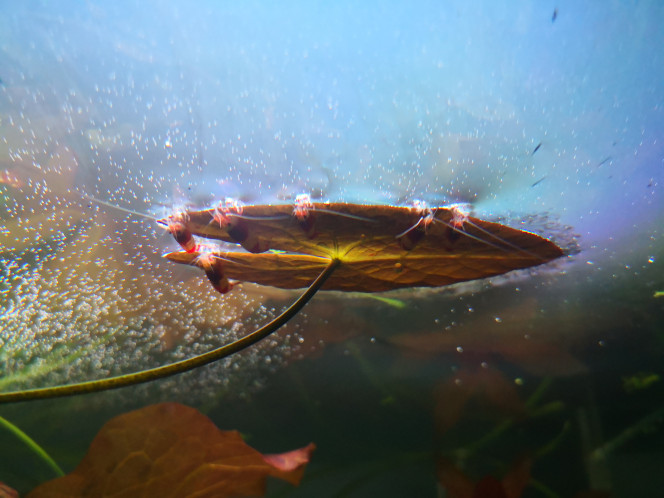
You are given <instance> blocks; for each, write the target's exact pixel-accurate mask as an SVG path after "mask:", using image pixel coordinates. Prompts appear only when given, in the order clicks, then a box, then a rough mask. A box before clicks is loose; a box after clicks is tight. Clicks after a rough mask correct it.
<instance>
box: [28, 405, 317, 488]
mask: <svg viewBox="0 0 664 498" xmlns="http://www.w3.org/2000/svg"><path fill="white" fill-rule="evenodd" d="M314 448H315V446H314V445H313V444H309V445H308V446H306V447H304V448H301V449H299V450H294V451H291V452H287V453H283V454H280V455H262V454H261V453H259V452H258V451H256V450H254V449H253V448H251V447H250V446H248V445H246V444H245V443H244V441H243V440H242V437H241V436H240V434H239V433H238V432H237V431H221V430H219V429H218V428H217V427H216V426H215V425H214V424H213V423H212V421H211V420H210V419H209V418H208V417H206V416H205V415H203V414H201V413H200V412H199V411H197V410H195V409H194V408H190V407H187V406H184V405H181V404H178V403H161V404H157V405H150V406H147V407H145V408H142V409H140V410H136V411H132V412H129V413H125V414H123V415H119V416H117V417H115V418H114V419H112V420H110V421H109V422H108V423H106V425H104V427H102V429H101V430H100V431H99V433H98V434H97V436H96V437H95V439H94V440H93V441H92V444H91V445H90V449H89V450H88V453H87V455H86V456H85V457H84V458H83V460H82V461H81V463H80V464H79V466H78V467H77V468H76V469H75V470H74V471H73V472H72V473H70V474H68V475H66V476H64V477H61V478H58V479H54V480H52V481H49V482H47V483H45V484H42V485H41V486H39V487H37V488H36V489H34V490H33V491H32V492H31V493H30V495H29V497H30V498H38V497H84V496H95V497H121V496H122V497H131V496H159V497H173V498H175V497H181V496H196V497H224V496H262V495H263V494H264V493H265V482H266V478H267V477H268V476H273V477H277V478H280V479H284V480H286V481H288V482H290V483H291V484H294V485H297V484H299V482H300V480H301V478H302V474H303V472H304V468H305V466H306V464H307V463H308V462H309V458H310V456H311V453H312V451H313V450H314Z"/></svg>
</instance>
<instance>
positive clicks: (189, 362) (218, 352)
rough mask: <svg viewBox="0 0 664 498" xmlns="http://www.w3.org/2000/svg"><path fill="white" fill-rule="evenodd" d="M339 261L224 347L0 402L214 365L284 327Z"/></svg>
mask: <svg viewBox="0 0 664 498" xmlns="http://www.w3.org/2000/svg"><path fill="white" fill-rule="evenodd" d="M340 263H341V262H340V261H339V260H338V259H333V260H331V261H330V264H328V265H327V267H326V268H325V269H324V270H323V271H322V273H321V274H320V275H318V277H317V278H316V280H314V282H313V283H312V284H311V285H310V286H309V288H308V289H307V290H306V291H305V292H304V294H302V295H301V296H300V297H299V298H298V300H297V301H295V302H294V303H293V304H291V305H290V306H289V307H288V309H286V311H284V312H283V313H282V314H281V315H279V316H278V317H276V318H275V319H274V320H272V321H271V322H270V323H268V324H267V325H265V326H263V327H261V328H259V329H258V330H256V331H254V332H252V333H251V334H249V335H246V336H245V337H243V338H242V339H239V340H237V341H235V342H231V343H230V344H227V345H225V346H221V347H219V348H217V349H213V350H212V351H208V352H207V353H203V354H200V355H198V356H194V357H193V358H188V359H186V360H182V361H177V362H175V363H171V364H170V365H164V366H161V367H157V368H151V369H149V370H143V371H142V372H137V373H131V374H126V375H119V376H117V377H109V378H107V379H99V380H91V381H88V382H80V383H78V384H68V385H64V386H56V387H46V388H42V389H27V390H25V391H15V392H9V393H0V403H10V402H13V401H28V400H34V399H46V398H60V397H64V396H72V395H75V394H85V393H95V392H99V391H107V390H109V389H117V388H119V387H126V386H133V385H136V384H143V383H145V382H150V381H153V380H157V379H163V378H165V377H170V376H172V375H176V374H179V373H183V372H188V371H189V370H193V369H195V368H198V367H202V366H203V365H207V364H209V363H213V362H215V361H217V360H220V359H222V358H226V357H227V356H230V355H232V354H234V353H237V352H239V351H242V350H243V349H246V348H248V347H249V346H251V345H253V344H256V343H257V342H258V341H260V340H261V339H264V338H266V337H267V336H269V335H270V334H272V333H273V332H275V331H276V330H278V329H279V328H280V327H282V326H283V325H285V324H286V323H287V322H288V321H289V320H290V319H291V318H293V317H294V316H295V315H296V314H297V313H298V312H299V311H300V310H301V309H302V308H303V307H304V305H305V304H307V303H308V302H309V301H310V300H311V298H312V297H314V295H315V294H316V292H318V290H319V289H320V288H321V287H322V285H323V284H324V283H325V281H326V280H327V279H328V277H329V276H330V275H332V273H333V272H334V270H335V269H336V268H337V267H338V266H339V264H340Z"/></svg>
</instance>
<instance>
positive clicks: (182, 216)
mask: <svg viewBox="0 0 664 498" xmlns="http://www.w3.org/2000/svg"><path fill="white" fill-rule="evenodd" d="M188 224H189V216H188V215H187V213H186V211H176V212H175V213H173V214H172V215H171V216H169V217H168V218H167V219H166V229H167V230H168V231H169V232H170V233H171V235H172V236H173V238H174V239H175V241H176V242H177V243H178V244H180V246H181V247H182V249H184V250H185V251H186V252H188V253H192V252H196V241H195V240H194V236H193V235H192V234H191V230H190V229H189V226H188Z"/></svg>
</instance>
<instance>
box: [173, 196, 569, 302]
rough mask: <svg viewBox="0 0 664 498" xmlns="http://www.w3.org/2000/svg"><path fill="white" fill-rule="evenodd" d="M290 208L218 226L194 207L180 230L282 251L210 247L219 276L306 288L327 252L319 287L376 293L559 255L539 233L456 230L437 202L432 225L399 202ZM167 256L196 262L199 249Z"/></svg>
mask: <svg viewBox="0 0 664 498" xmlns="http://www.w3.org/2000/svg"><path fill="white" fill-rule="evenodd" d="M292 209H293V208H292V206H288V205H277V206H246V207H245V208H244V210H243V212H242V216H241V217H240V216H234V215H230V216H229V219H230V220H231V221H230V223H229V224H228V225H226V226H223V227H222V226H220V225H219V223H217V222H215V221H214V220H213V214H214V213H213V211H211V210H204V211H195V212H189V213H187V214H188V218H189V219H188V223H187V226H188V228H189V229H190V230H191V232H192V233H193V234H194V235H197V236H201V237H206V238H211V239H219V240H224V241H226V242H234V243H242V244H243V245H244V246H245V247H247V248H249V249H252V250H253V249H254V248H257V247H258V248H260V250H267V249H274V250H279V251H286V252H287V254H283V253H280V254H275V253H271V252H263V253H259V254H254V253H245V252H217V253H216V254H217V255H218V256H220V257H222V258H224V259H226V260H228V261H224V262H223V266H224V271H225V274H226V276H227V277H228V278H232V279H236V280H241V281H249V282H255V283H258V284H261V285H270V286H274V287H281V288H302V287H307V286H308V285H309V284H310V283H311V281H312V280H314V278H315V277H316V276H318V274H320V273H321V271H322V270H323V269H324V268H325V267H326V266H327V265H328V263H329V261H330V259H335V258H336V259H339V260H340V261H341V263H342V264H341V265H340V266H339V267H338V268H337V269H336V270H335V272H334V273H333V275H332V276H331V277H330V278H329V280H328V281H327V282H326V283H325V285H324V286H323V289H325V290H342V291H361V292H380V291H387V290H391V289H398V288H403V287H420V286H422V287H438V286H444V285H449V284H453V283H456V282H462V281H465V280H473V279H478V278H485V277H490V276H494V275H500V274H503V273H506V272H508V271H511V270H515V269H521V268H528V267H531V266H535V265H539V264H542V263H546V262H548V261H550V260H552V259H555V258H557V257H559V256H561V255H562V251H561V250H560V248H558V247H557V246H556V245H555V244H553V243H552V242H550V241H548V240H546V239H544V238H542V237H539V236H537V235H534V234H532V233H529V232H524V231H521V230H516V229H513V228H510V227H507V226H504V225H500V224H498V223H492V222H487V221H482V220H479V219H477V218H468V222H466V223H465V224H464V226H463V229H462V230H455V229H453V228H452V227H451V226H450V223H451V219H452V216H453V212H452V211H451V210H449V209H445V208H438V209H437V210H436V211H435V216H436V219H437V220H438V221H437V222H432V223H430V224H429V225H428V226H427V227H426V228H425V227H424V223H420V224H419V225H417V223H418V221H419V220H420V218H421V214H419V213H418V212H417V211H415V210H413V209H412V208H408V207H393V206H374V205H358V204H315V205H314V208H313V210H311V211H310V214H309V218H307V220H306V221H300V220H298V219H297V218H295V217H294V216H292ZM334 213H342V214H346V215H351V216H354V217H361V218H363V219H356V218H349V217H346V216H340V215H339V214H334ZM261 218H264V219H261ZM473 224H474V225H476V226H473ZM416 225H417V226H416ZM411 227H415V228H413V229H412V230H410V231H409V232H407V231H408V230H409V229H410V228H411ZM477 227H480V228H481V230H480V229H478V228H477ZM482 230H484V231H485V232H488V233H489V234H491V235H488V234H487V233H484V232H483V231H482ZM404 232H407V233H406V235H402V234H404ZM473 237H474V238H473ZM478 239H481V240H478ZM404 247H405V248H404ZM407 249H408V250H407ZM166 257H167V258H168V259H170V260H171V261H175V262H177V263H183V264H194V265H199V263H198V262H197V261H196V258H197V257H198V253H186V252H174V253H170V254H167V255H166ZM199 266H200V265H199Z"/></svg>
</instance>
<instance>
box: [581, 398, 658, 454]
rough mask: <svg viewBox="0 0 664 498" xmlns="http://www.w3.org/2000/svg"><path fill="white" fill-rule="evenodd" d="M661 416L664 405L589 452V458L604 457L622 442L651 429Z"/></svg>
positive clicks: (655, 425)
mask: <svg viewBox="0 0 664 498" xmlns="http://www.w3.org/2000/svg"><path fill="white" fill-rule="evenodd" d="M662 417H664V407H660V408H658V409H657V410H655V411H654V412H652V413H651V414H649V415H647V416H645V417H643V418H642V419H641V420H639V421H638V422H636V423H635V424H633V425H631V426H630V427H628V428H627V429H625V430H624V431H622V432H621V433H620V434H618V435H617V436H616V437H614V438H613V439H611V440H610V441H607V442H606V443H604V444H603V445H602V446H600V447H599V448H597V449H595V450H594V451H593V452H592V453H591V455H590V458H591V459H593V460H600V459H602V458H606V457H607V456H608V455H609V454H610V453H613V452H614V451H615V450H617V449H618V448H619V447H621V446H622V445H623V444H625V443H627V442H628V441H630V440H631V439H633V438H635V437H636V436H638V435H639V434H642V433H644V432H648V431H653V430H654V429H655V428H656V427H657V425H659V424H661V422H662Z"/></svg>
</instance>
